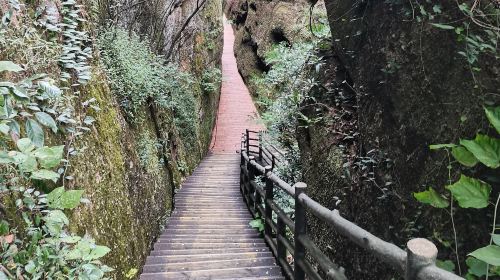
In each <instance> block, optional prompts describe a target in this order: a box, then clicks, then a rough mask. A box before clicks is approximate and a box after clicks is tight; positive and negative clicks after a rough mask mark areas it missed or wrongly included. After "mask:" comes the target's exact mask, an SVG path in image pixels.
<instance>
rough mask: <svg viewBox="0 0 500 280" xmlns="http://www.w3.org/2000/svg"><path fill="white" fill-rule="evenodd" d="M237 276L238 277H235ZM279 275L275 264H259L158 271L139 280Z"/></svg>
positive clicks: (256, 277)
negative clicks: (255, 265)
mask: <svg viewBox="0 0 500 280" xmlns="http://www.w3.org/2000/svg"><path fill="white" fill-rule="evenodd" d="M236 276H238V277H236ZM272 276H278V277H281V269H280V268H279V267H277V266H260V267H244V268H224V269H206V270H196V271H182V272H180V271H178V272H159V273H144V274H142V275H141V278H140V279H141V280H184V279H186V280H187V279H196V280H212V279H241V278H242V277H247V278H250V279H258V277H272Z"/></svg>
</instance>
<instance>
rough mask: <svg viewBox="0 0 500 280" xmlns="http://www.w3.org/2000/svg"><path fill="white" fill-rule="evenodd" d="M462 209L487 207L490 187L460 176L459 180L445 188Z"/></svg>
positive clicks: (481, 182)
mask: <svg viewBox="0 0 500 280" xmlns="http://www.w3.org/2000/svg"><path fill="white" fill-rule="evenodd" d="M446 189H448V190H449V191H450V192H451V193H452V194H453V196H454V198H455V199H456V200H457V201H458V204H459V205H460V207H462V208H485V207H486V206H488V201H489V198H490V192H491V186H490V185H488V184H487V183H485V182H483V181H480V180H477V179H474V178H470V177H467V176H465V175H462V176H460V180H458V182H456V183H455V184H453V185H449V186H446Z"/></svg>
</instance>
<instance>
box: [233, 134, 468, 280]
mask: <svg viewBox="0 0 500 280" xmlns="http://www.w3.org/2000/svg"><path fill="white" fill-rule="evenodd" d="M249 133H255V132H253V131H248V130H247V132H246V133H245V134H244V135H243V138H242V145H241V176H240V190H241V193H242V195H243V197H244V200H245V201H246V203H247V205H248V208H249V209H250V211H251V212H252V214H253V215H254V216H255V217H257V216H259V217H262V218H263V220H264V238H265V240H266V242H267V243H268V245H269V247H270V248H271V249H272V251H273V253H274V255H275V257H276V258H277V260H278V264H280V266H281V267H282V269H283V271H284V273H285V275H286V276H287V278H288V279H291V280H304V279H305V278H306V276H307V278H309V279H323V278H322V277H321V276H320V274H319V273H318V272H317V271H316V270H314V269H313V266H312V265H311V264H310V263H309V260H308V259H306V257H305V256H306V253H307V255H308V256H311V257H312V258H313V259H314V261H315V262H316V263H317V264H318V266H319V268H320V270H321V271H322V272H323V274H324V275H326V278H325V279H335V280H346V279H347V277H346V276H345V274H344V269H343V268H342V267H340V266H338V265H337V264H335V263H334V262H333V261H332V260H330V259H329V258H328V256H326V254H324V253H323V252H322V251H321V249H320V248H319V247H318V246H317V245H316V244H315V243H314V241H313V240H312V239H311V238H310V237H309V235H308V233H307V220H306V212H309V213H310V214H312V215H314V216H315V217H316V218H319V219H320V220H322V221H323V222H324V223H325V224H326V225H328V226H329V227H331V228H333V229H334V230H335V231H336V232H337V233H339V234H340V235H342V236H344V237H346V238H348V239H349V240H351V241H352V242H353V243H355V244H356V245H358V246H360V247H362V248H364V249H365V250H367V251H368V252H369V253H370V254H372V255H374V256H375V257H376V258H378V259H379V260H381V261H382V262H384V263H386V264H388V265H389V266H390V267H392V268H393V269H395V270H396V271H398V272H399V273H401V274H402V275H403V276H404V277H405V279H406V280H424V279H434V280H458V279H463V278H461V277H459V276H458V275H456V274H453V273H451V272H448V271H446V270H443V269H441V268H438V267H437V266H436V264H435V262H436V257H437V248H436V246H435V245H434V244H433V243H432V242H430V241H429V240H427V239H423V238H415V239H411V240H410V241H408V243H407V244H406V245H407V248H406V251H405V250H403V249H401V248H399V247H398V246H396V245H395V244H392V243H389V242H386V241H384V240H382V239H380V238H378V237H377V236H375V235H373V234H371V233H370V232H368V231H366V230H364V229H363V228H361V227H359V226H357V225H356V224H354V223H352V222H351V221H349V220H347V219H345V218H343V217H342V216H341V215H340V212H339V211H338V210H333V211H332V210H330V209H328V208H326V207H324V206H323V205H321V204H319V203H318V202H316V201H315V200H313V199H312V198H311V197H309V196H308V195H307V194H306V189H307V185H306V184H305V183H297V184H295V185H294V186H291V185H290V184H288V183H287V182H285V181H283V180H282V179H281V178H279V176H278V175H277V174H275V173H273V169H274V165H269V164H266V163H268V162H266V161H265V160H263V158H264V157H263V152H262V150H263V147H262V144H261V143H260V141H259V140H260V139H261V137H260V136H259V140H257V141H259V143H258V144H254V143H252V144H250V141H256V140H255V138H253V139H251V138H250V137H249ZM250 139H251V140H250ZM254 146H258V147H259V152H254V151H251V150H250V147H254ZM268 152H269V153H271V154H272V152H271V151H269V150H268ZM252 154H256V155H258V158H256V157H255V156H254V155H252ZM262 164H266V165H265V166H263V165H262ZM273 164H275V162H274V161H273ZM257 176H262V178H263V180H264V182H265V187H264V188H263V187H261V186H259V184H257V183H256V182H255V179H256V177H257ZM275 187H278V188H279V189H281V190H283V191H285V192H286V193H287V194H289V195H290V196H292V197H293V198H294V199H295V219H294V221H293V220H292V219H291V218H290V217H288V216H287V215H286V214H285V211H283V209H281V208H280V206H279V205H278V204H277V203H275V202H274V190H275ZM262 205H264V207H263V206H262ZM273 213H274V214H275V216H276V217H277V223H275V222H274V220H273ZM287 228H288V230H289V231H290V232H291V233H293V240H290V239H289V238H288V236H287V231H286V229H287ZM287 251H288V252H289V253H290V254H291V255H292V256H293V257H294V264H293V267H292V266H291V265H290V264H289V263H288V261H287Z"/></svg>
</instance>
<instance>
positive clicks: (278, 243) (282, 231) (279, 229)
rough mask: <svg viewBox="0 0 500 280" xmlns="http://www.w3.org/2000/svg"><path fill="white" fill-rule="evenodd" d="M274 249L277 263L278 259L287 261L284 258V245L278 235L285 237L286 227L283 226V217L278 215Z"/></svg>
mask: <svg viewBox="0 0 500 280" xmlns="http://www.w3.org/2000/svg"><path fill="white" fill-rule="evenodd" d="M276 227H277V228H276V247H277V248H276V251H277V256H276V257H277V258H278V264H279V265H281V262H280V260H283V261H285V262H287V259H286V247H285V244H284V243H283V241H282V240H281V238H280V237H282V238H285V237H286V228H285V222H283V219H281V217H280V216H278V224H277V225H276Z"/></svg>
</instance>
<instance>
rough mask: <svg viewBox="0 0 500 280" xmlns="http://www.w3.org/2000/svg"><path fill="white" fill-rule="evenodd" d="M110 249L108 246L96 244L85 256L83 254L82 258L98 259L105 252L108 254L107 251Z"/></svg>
mask: <svg viewBox="0 0 500 280" xmlns="http://www.w3.org/2000/svg"><path fill="white" fill-rule="evenodd" d="M110 251H111V249H109V248H108V247H106V246H99V245H96V246H95V247H94V248H93V249H92V251H90V254H88V255H87V256H85V257H84V258H83V260H89V261H90V260H97V259H100V258H102V257H104V256H105V255H106V254H108V253H109V252H110Z"/></svg>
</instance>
